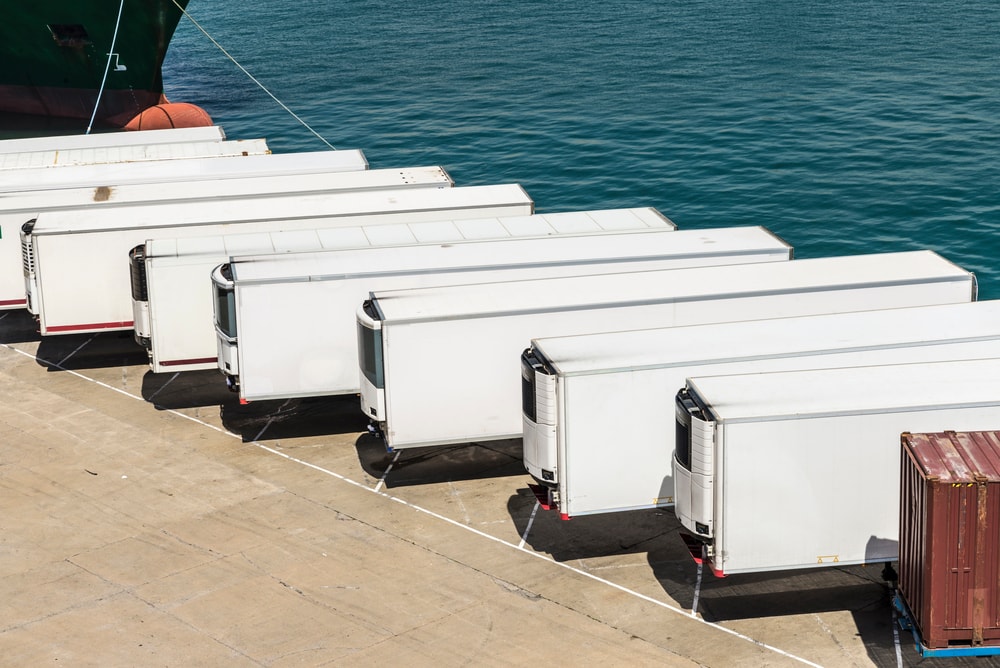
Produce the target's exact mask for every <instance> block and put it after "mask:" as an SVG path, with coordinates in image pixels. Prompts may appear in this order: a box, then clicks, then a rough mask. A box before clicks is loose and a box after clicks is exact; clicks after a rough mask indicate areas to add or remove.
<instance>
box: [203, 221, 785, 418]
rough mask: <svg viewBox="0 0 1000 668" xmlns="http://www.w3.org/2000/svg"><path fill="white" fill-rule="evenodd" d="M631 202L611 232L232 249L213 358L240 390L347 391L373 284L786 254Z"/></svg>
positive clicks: (354, 376) (755, 233) (750, 237)
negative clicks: (284, 250) (658, 216)
mask: <svg viewBox="0 0 1000 668" xmlns="http://www.w3.org/2000/svg"><path fill="white" fill-rule="evenodd" d="M604 213H605V215H606V217H608V216H607V213H608V212H604ZM634 213H635V212H634V211H633V210H629V209H625V210H621V211H620V212H619V216H618V221H619V224H617V225H615V227H616V228H620V229H622V230H623V231H620V232H601V233H597V234H588V235H584V236H580V235H576V234H572V235H561V236H548V237H541V238H534V239H497V240H492V241H478V242H469V243H461V244H436V245H430V246H428V245H423V246H408V247H395V248H382V249H367V250H359V251H344V252H340V251H334V252H327V253H318V254H314V253H310V254H307V255H304V256H301V257H297V256H295V255H284V256H271V257H252V258H248V259H247V260H245V261H244V260H242V259H240V258H237V259H236V260H235V261H234V262H232V263H231V264H230V265H228V278H229V279H230V280H228V281H227V280H225V279H224V277H223V276H221V275H220V274H224V273H225V267H223V269H222V271H218V272H216V273H215V274H213V280H214V281H215V283H216V291H217V293H219V296H218V298H217V299H216V303H217V304H218V305H219V307H220V310H221V309H222V307H223V306H224V305H228V307H229V308H226V309H225V313H224V318H222V319H217V323H218V324H219V325H223V324H227V323H228V324H229V325H230V326H229V327H226V328H223V327H222V326H219V333H220V337H219V352H218V355H219V366H220V368H221V369H222V370H223V372H224V373H226V374H227V377H228V378H229V379H230V380H231V381H235V385H236V386H237V387H238V389H239V393H240V398H241V399H244V400H253V399H276V398H287V397H300V396H317V395H330V394H348V393H351V394H354V393H357V392H358V390H359V389H360V384H359V377H358V331H357V323H356V320H355V317H354V314H355V312H356V311H357V308H358V305H359V304H361V303H362V302H363V301H364V299H365V298H366V297H367V296H368V295H369V294H370V293H371V292H372V291H378V290H382V289H397V288H416V287H422V286H441V285H459V284H463V283H476V282H480V283H481V282H486V281H515V280H528V279H536V278H545V277H555V276H577V275H599V274H608V273H612V272H621V271H624V270H634V271H640V270H643V271H645V270H653V269H668V268H676V267H690V266H703V265H720V264H732V263H737V262H747V263H751V262H783V261H786V260H790V259H791V255H792V249H791V247H789V246H788V244H786V243H785V242H784V241H782V240H781V239H778V238H777V237H775V236H774V235H773V234H772V233H770V232H769V231H767V230H765V229H763V228H761V227H732V228H720V229H713V230H691V231H687V232H674V231H671V230H670V229H669V228H666V229H663V230H661V231H658V232H636V231H629V230H627V229H625V226H626V225H628V224H630V223H631V219H633V218H634ZM654 213H655V212H654V211H652V210H646V211H644V212H643V214H644V215H643V217H644V218H648V217H649V216H650V215H651V214H654ZM224 299H225V301H224ZM219 320H223V321H224V322H218V321H219Z"/></svg>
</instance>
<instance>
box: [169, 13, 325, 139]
mask: <svg viewBox="0 0 1000 668" xmlns="http://www.w3.org/2000/svg"><path fill="white" fill-rule="evenodd" d="M173 3H174V4H175V5H177V8H178V9H179V10H181V13H183V14H184V16H186V17H187V19H188V20H189V21H191V23H193V24H194V26H195V27H196V28H197V29H198V30H200V31H201V32H202V34H203V35H205V37H207V38H208V39H209V40H210V41H211V42H212V44H214V45H215V46H216V47H217V48H218V49H219V51H222V53H224V54H225V56H226V58H229V60H231V61H232V62H233V64H234V65H236V67H238V68H240V70H241V71H242V72H243V74H245V75H247V76H248V77H249V78H250V80H251V81H253V82H254V83H255V84H257V85H258V86H259V87H260V89H261V90H262V91H264V92H265V93H267V94H268V95H269V96H270V98H271V99H272V100H274V101H275V102H276V103H277V104H278V106H280V107H281V108H282V109H284V110H285V111H287V112H288V113H289V114H290V115H291V117H292V118H294V119H295V120H297V121H298V122H299V123H301V124H302V126H303V127H304V128H305V129H306V130H309V132H311V133H313V134H314V135H316V137H317V138H318V139H319V140H320V141H321V142H323V143H324V144H326V145H327V146H329V147H330V148H331V149H332V150H334V151H336V150H337V149H336V147H335V146H333V144H331V143H330V142H328V141H327V140H326V139H325V138H324V137H323V135H321V134H320V133H318V132H316V131H315V130H313V129H312V128H311V127H310V126H309V124H308V123H306V122H305V121H304V120H302V119H301V118H299V117H298V115H297V114H296V113H295V112H294V111H292V110H291V109H289V108H288V107H286V106H285V104H284V103H283V102H282V101H281V100H279V99H278V98H277V97H275V96H274V94H273V93H272V92H271V91H269V90H268V89H267V87H265V86H264V84H262V83H261V82H259V81H257V79H256V78H255V77H254V75H252V74H250V72H248V71H247V69H246V68H245V67H243V66H242V65H240V64H239V63H238V62H237V61H236V59H235V58H233V56H232V55H231V54H230V53H229V52H228V51H226V49H225V48H223V46H222V45H221V44H219V43H218V42H216V41H215V38H214V37H212V36H211V35H209V34H208V31H207V30H205V29H204V28H202V27H201V24H199V23H198V22H197V21H195V20H194V19H193V18H192V17H191V15H190V14H188V13H187V10H186V9H184V8H183V7H181V6H180V5H179V4H177V0H173Z"/></svg>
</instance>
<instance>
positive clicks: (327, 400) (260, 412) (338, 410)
mask: <svg viewBox="0 0 1000 668" xmlns="http://www.w3.org/2000/svg"><path fill="white" fill-rule="evenodd" d="M231 396H232V397H233V398H232V399H231V400H230V401H228V402H225V403H223V404H222V405H221V408H220V416H221V419H222V426H223V427H224V428H225V429H226V431H229V432H231V433H234V434H238V435H239V436H240V437H241V438H242V439H243V442H244V443H249V442H252V441H259V440H274V439H279V438H280V439H288V438H304V437H307V436H323V435H327V434H348V433H354V432H359V431H363V430H364V429H365V426H366V425H367V424H368V419H367V418H366V417H365V416H364V414H363V413H362V412H361V409H360V407H359V404H358V398H357V396H354V395H350V396H335V397H304V398H298V399H275V400H273V401H272V400H268V401H253V402H250V403H248V404H240V403H239V401H238V400H237V399H236V398H235V395H231Z"/></svg>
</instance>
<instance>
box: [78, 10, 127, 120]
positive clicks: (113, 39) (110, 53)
mask: <svg viewBox="0 0 1000 668" xmlns="http://www.w3.org/2000/svg"><path fill="white" fill-rule="evenodd" d="M124 7H125V0H122V1H121V4H119V5H118V20H116V21H115V34H114V35H112V36H111V48H110V49H109V50H108V62H107V63H106V64H105V65H104V76H103V77H101V87H100V88H99V89H98V91H97V101H96V102H94V113H92V114H91V115H90V123H88V124H87V131H86V132H85V133H84V134H88V135H89V134H90V128H92V127H93V126H94V119H95V118H96V117H97V108H98V107H99V106H101V96H102V95H103V94H104V83H105V82H106V81H107V80H108V70H109V69H111V57H112V56H113V55H114V54H115V42H117V41H118V28H119V27H120V26H121V24H122V9H123V8H124Z"/></svg>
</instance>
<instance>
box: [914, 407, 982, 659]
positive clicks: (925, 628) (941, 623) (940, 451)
mask: <svg viewBox="0 0 1000 668" xmlns="http://www.w3.org/2000/svg"><path fill="white" fill-rule="evenodd" d="M998 421H1000V416H998ZM902 450H903V456H902V466H901V469H902V475H901V487H900V530H899V593H900V594H901V595H902V597H903V599H904V600H905V601H906V602H907V604H908V606H909V608H910V611H911V613H912V615H913V618H914V622H915V623H916V626H917V628H918V629H919V630H920V633H921V636H922V638H923V643H924V644H925V645H926V646H927V647H929V648H942V647H954V646H970V645H972V646H975V645H1000V431H990V432H951V431H949V432H943V433H934V434H911V433H903V435H902Z"/></svg>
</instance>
